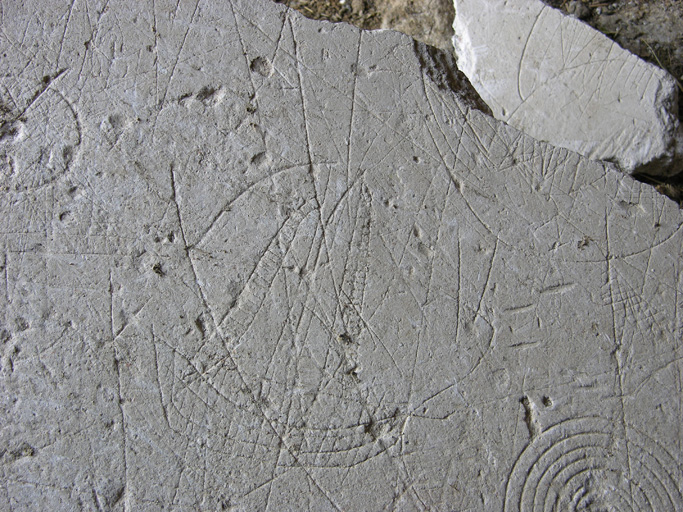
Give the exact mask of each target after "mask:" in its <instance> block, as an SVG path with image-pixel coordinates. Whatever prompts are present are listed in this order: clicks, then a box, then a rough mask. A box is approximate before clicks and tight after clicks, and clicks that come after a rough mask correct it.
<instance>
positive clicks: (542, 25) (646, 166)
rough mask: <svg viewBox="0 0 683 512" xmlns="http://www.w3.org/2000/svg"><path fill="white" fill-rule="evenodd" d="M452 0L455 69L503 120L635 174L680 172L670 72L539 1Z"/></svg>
mask: <svg viewBox="0 0 683 512" xmlns="http://www.w3.org/2000/svg"><path fill="white" fill-rule="evenodd" d="M454 3H455V13H456V16H455V20H454V22H453V28H454V30H455V36H454V38H453V41H454V46H455V51H456V53H457V55H458V66H459V67H460V68H461V69H462V70H463V72H464V73H465V74H466V75H467V77H468V78H469V79H470V80H471V81H472V84H473V85H474V87H475V88H476V89H477V91H478V92H479V94H481V96H482V98H483V99H484V100H485V101H486V103H487V104H488V105H490V106H491V109H492V111H493V114H494V115H495V116H496V118H497V119H500V120H502V121H505V122H507V123H509V124H511V125H512V126H515V127H516V128H519V129H520V130H522V131H524V132H525V133H527V134H529V135H531V136H532V137H535V138H537V139H539V140H544V141H547V142H550V143H552V144H556V145H559V146H562V147H565V148H568V149H571V150H573V151H577V152H579V153H581V154H582V155H584V156H587V157H588V158H591V159H600V160H609V161H611V162H615V163H617V164H618V165H619V166H620V167H621V168H622V169H623V170H624V171H627V172H630V173H634V172H635V173H645V174H650V175H661V176H673V175H676V174H679V173H681V172H683V130H682V129H681V126H680V123H679V120H678V87H680V84H677V83H676V80H675V79H674V78H673V77H672V76H671V75H669V74H668V73H667V72H666V71H664V70H663V69H660V68H658V67H656V66H654V65H652V64H648V63H647V62H645V61H643V60H641V59H639V58H638V57H637V56H635V55H633V54H632V53H630V52H628V51H626V50H624V49H623V48H621V47H620V46H619V45H618V44H616V43H615V42H613V41H611V40H610V39H608V38H607V37H606V36H605V35H603V34H601V33H600V32H598V31H597V30H595V29H593V28H591V27H590V26H588V25H586V24H584V23H582V22H581V21H579V20H578V19H576V18H573V17H571V16H566V15H564V14H563V13H562V12H561V11H559V10H556V9H553V8H551V7H549V6H548V5H546V4H544V3H543V2H542V1H541V0H454ZM598 3H599V2H598ZM578 5H581V6H583V8H585V9H587V7H586V6H584V5H583V4H578Z"/></svg>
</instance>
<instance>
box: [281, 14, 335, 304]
mask: <svg viewBox="0 0 683 512" xmlns="http://www.w3.org/2000/svg"><path fill="white" fill-rule="evenodd" d="M287 12H288V13H289V11H287ZM287 20H288V21H289V28H290V31H291V34H292V42H293V45H294V56H293V57H294V60H295V62H296V69H297V76H298V77H299V91H300V92H301V108H302V113H303V121H304V129H305V132H306V152H307V155H308V165H309V172H310V173H311V175H312V174H313V157H312V155H311V134H310V127H309V123H308V120H307V114H306V97H305V94H304V86H303V76H302V74H301V65H300V64H301V60H300V59H299V55H298V49H297V48H298V45H297V42H296V33H295V31H294V26H293V25H292V20H291V18H289V16H288V17H287ZM309 71H310V70H309ZM313 189H314V192H315V201H316V203H317V207H318V210H319V212H320V213H319V215H320V226H321V229H322V235H323V241H324V244H325V249H326V251H327V254H328V257H329V258H332V254H333V253H332V251H331V250H330V243H329V239H328V235H327V227H326V223H325V220H324V219H323V214H322V208H323V203H321V202H320V199H319V197H318V190H317V188H316V187H315V186H314V187H313ZM331 279H332V286H333V288H334V293H335V295H336V296H337V308H338V309H337V312H339V313H341V310H340V309H339V308H341V299H340V297H339V292H340V290H341V286H340V285H339V284H337V282H336V280H335V277H334V272H332V273H331ZM336 314H337V313H335V315H336Z"/></svg>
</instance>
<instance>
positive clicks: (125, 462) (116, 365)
mask: <svg viewBox="0 0 683 512" xmlns="http://www.w3.org/2000/svg"><path fill="white" fill-rule="evenodd" d="M109 305H110V307H109V311H110V317H109V327H110V336H111V341H112V343H114V342H115V340H116V337H115V336H114V284H113V281H112V275H111V270H110V271H109ZM112 356H113V358H114V368H115V370H116V377H117V393H118V400H117V404H118V408H119V415H120V418H121V438H122V440H121V450H122V458H123V461H122V462H123V482H124V493H125V497H124V502H123V509H124V511H126V510H128V501H129V496H130V490H129V489H128V441H127V434H126V413H125V411H124V409H123V383H122V376H121V366H120V365H121V362H120V361H121V356H120V355H119V351H118V349H117V347H116V345H115V344H114V345H113V347H112Z"/></svg>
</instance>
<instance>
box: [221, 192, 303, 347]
mask: <svg viewBox="0 0 683 512" xmlns="http://www.w3.org/2000/svg"><path fill="white" fill-rule="evenodd" d="M313 210H314V205H313V204H312V202H311V201H309V202H307V203H305V204H304V205H302V206H301V208H300V209H298V210H296V211H295V212H294V214H293V215H292V216H290V217H288V218H287V219H286V220H285V222H284V223H283V224H282V226H280V228H279V229H278V230H277V232H276V233H275V234H274V235H273V236H272V237H271V239H270V241H269V242H268V245H267V246H266V249H265V250H264V252H263V253H262V254H261V255H260V257H259V259H258V262H257V263H256V265H255V266H254V268H253V269H252V271H251V273H250V274H249V276H247V278H246V279H245V284H244V286H243V287H242V290H240V292H239V293H238V294H237V298H236V299H235V300H236V307H235V308H234V309H229V310H228V311H227V312H226V314H225V315H224V316H223V317H222V318H221V319H220V321H219V322H217V325H218V326H221V325H223V324H224V323H225V322H226V320H227V319H228V318H230V320H231V321H230V325H231V326H234V325H239V328H238V329H237V330H235V329H231V332H230V335H229V336H228V334H227V333H226V334H225V336H226V337H229V338H230V340H229V341H230V344H231V345H232V346H233V347H234V346H237V345H239V343H240V340H241V339H242V336H244V334H245V333H246V332H247V331H248V330H249V327H250V326H251V325H252V324H253V322H254V320H255V318H256V315H257V313H258V311H259V310H260V309H261V306H262V304H263V301H264V300H265V297H266V294H267V293H268V291H269V290H270V288H271V286H272V283H273V282H274V280H275V278H276V277H277V274H278V273H279V272H280V270H281V268H282V267H281V263H282V259H283V258H284V257H285V256H286V253H287V252H288V251H289V247H290V245H291V243H292V241H293V240H294V237H295V236H296V232H297V229H298V227H299V225H300V224H301V222H302V221H303V219H304V218H306V216H307V215H308V214H309V213H310V212H311V211H313ZM280 242H283V243H284V245H285V246H286V247H287V251H286V252H285V254H283V255H278V254H277V252H278V250H277V249H276V246H277V245H278V244H279V243H280ZM264 269H265V272H264ZM256 279H260V281H261V283H260V284H256V285H254V282H255V280H256ZM251 288H253V289H254V290H253V291H254V294H255V295H256V301H253V302H243V301H241V300H240V297H242V296H244V294H245V292H246V291H247V290H250V289H251ZM256 292H258V293H257V294H256ZM245 306H250V307H249V308H248V309H247V308H246V307H245ZM236 315H239V316H241V317H242V318H241V320H238V319H237V318H238V317H237V316H236Z"/></svg>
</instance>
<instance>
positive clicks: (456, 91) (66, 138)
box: [0, 0, 683, 511]
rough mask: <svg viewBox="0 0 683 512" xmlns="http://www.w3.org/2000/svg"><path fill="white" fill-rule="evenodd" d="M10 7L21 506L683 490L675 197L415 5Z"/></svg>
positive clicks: (4, 363)
mask: <svg viewBox="0 0 683 512" xmlns="http://www.w3.org/2000/svg"><path fill="white" fill-rule="evenodd" d="M1 9H2V11H1V13H0V24H1V30H0V55H1V56H2V75H1V76H0V95H1V98H2V100H1V101H2V113H1V114H0V115H1V116H2V125H1V126H2V128H1V132H2V136H1V141H0V156H1V160H0V164H1V165H2V167H1V168H0V178H1V181H0V187H1V192H0V223H1V227H0V233H2V235H1V236H0V263H1V264H2V266H1V269H0V276H1V278H0V304H1V307H0V312H1V314H2V317H1V318H0V322H1V323H2V326H1V327H0V336H1V339H0V343H1V345H0V349H1V350H2V354H1V369H0V411H1V412H0V471H1V477H0V509H1V510H8V511H9V510H12V511H20V510H54V511H59V510H130V511H139V510H150V511H153V510H162V509H163V510H316V511H317V510H444V511H446V510H481V511H490V510H506V511H513V510H515V511H516V510H550V509H552V507H553V506H555V507H556V509H557V510H587V509H590V510H638V511H640V510H660V511H661V510H681V509H682V508H683V498H682V497H681V484H682V482H683V477H682V475H681V468H682V466H681V462H682V456H681V439H682V435H681V434H682V432H681V428H682V424H683V422H682V421H681V420H682V406H683V403H682V398H681V396H682V395H681V370H682V368H681V367H682V365H683V361H682V359H681V357H682V348H681V339H682V338H683V336H682V330H683V325H682V324H683V322H682V313H681V312H682V311H683V284H682V281H681V275H682V274H681V244H682V241H683V230H682V228H681V226H682V224H683V214H682V213H681V211H680V210H679V209H678V208H677V207H676V206H675V205H674V204H673V203H672V202H671V201H669V200H667V199H666V198H664V197H662V196H660V195H659V194H657V193H656V192H655V191H654V190H653V189H652V188H650V187H649V186H647V185H643V184H640V183H638V182H635V181H633V180H631V178H630V177H628V176H626V175H623V174H622V173H620V172H618V171H616V170H615V169H613V168H611V167H609V166H604V165H602V164H599V163H596V162H590V161H588V160H586V159H584V158H582V157H580V156H578V155H577V154H575V153H572V152H570V151H568V150H566V149H561V148H556V147H552V146H549V145H547V144H544V143H540V142H537V141H535V140H534V139H532V138H530V137H529V136H526V135H524V134H522V133H520V132H518V131H517V130H515V129H514V128H512V127H509V126H507V125H505V124H503V123H501V122H498V121H496V120H495V119H493V118H492V117H490V116H489V115H488V114H486V113H485V112H483V111H482V110H480V109H479V108H475V107H477V102H476V101H475V100H474V99H472V96H471V94H470V93H469V92H468V89H467V86H466V82H465V81H464V80H463V79H462V77H461V76H460V75H458V74H457V73H455V72H454V71H453V70H452V68H449V67H448V66H447V65H448V58H447V56H445V55H444V54H438V53H434V52H433V51H431V50H428V49H427V48H426V47H424V46H421V45H419V44H415V43H413V41H412V40H411V39H409V38H408V37H406V36H403V35H400V34H398V33H394V32H376V33H375V32H361V31H359V30H358V29H355V28H353V27H350V26H347V25H332V24H327V23H320V22H314V21H311V20H307V19H304V18H302V17H301V16H299V15H298V14H296V13H294V12H292V11H288V10H285V8H283V7H282V6H279V5H276V4H271V3H267V2H262V1H253V0H252V1H240V0H232V1H230V2H203V1H199V2H196V3H195V2H184V1H181V2H179V3H178V4H176V3H175V2H163V1H159V0H157V1H155V2H153V3H152V4H146V5H144V6H142V5H140V4H138V3H137V2H109V3H107V2H103V3H98V2H83V1H75V2H73V3H71V2H25V3H24V4H23V5H19V4H18V3H3V4H1Z"/></svg>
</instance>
